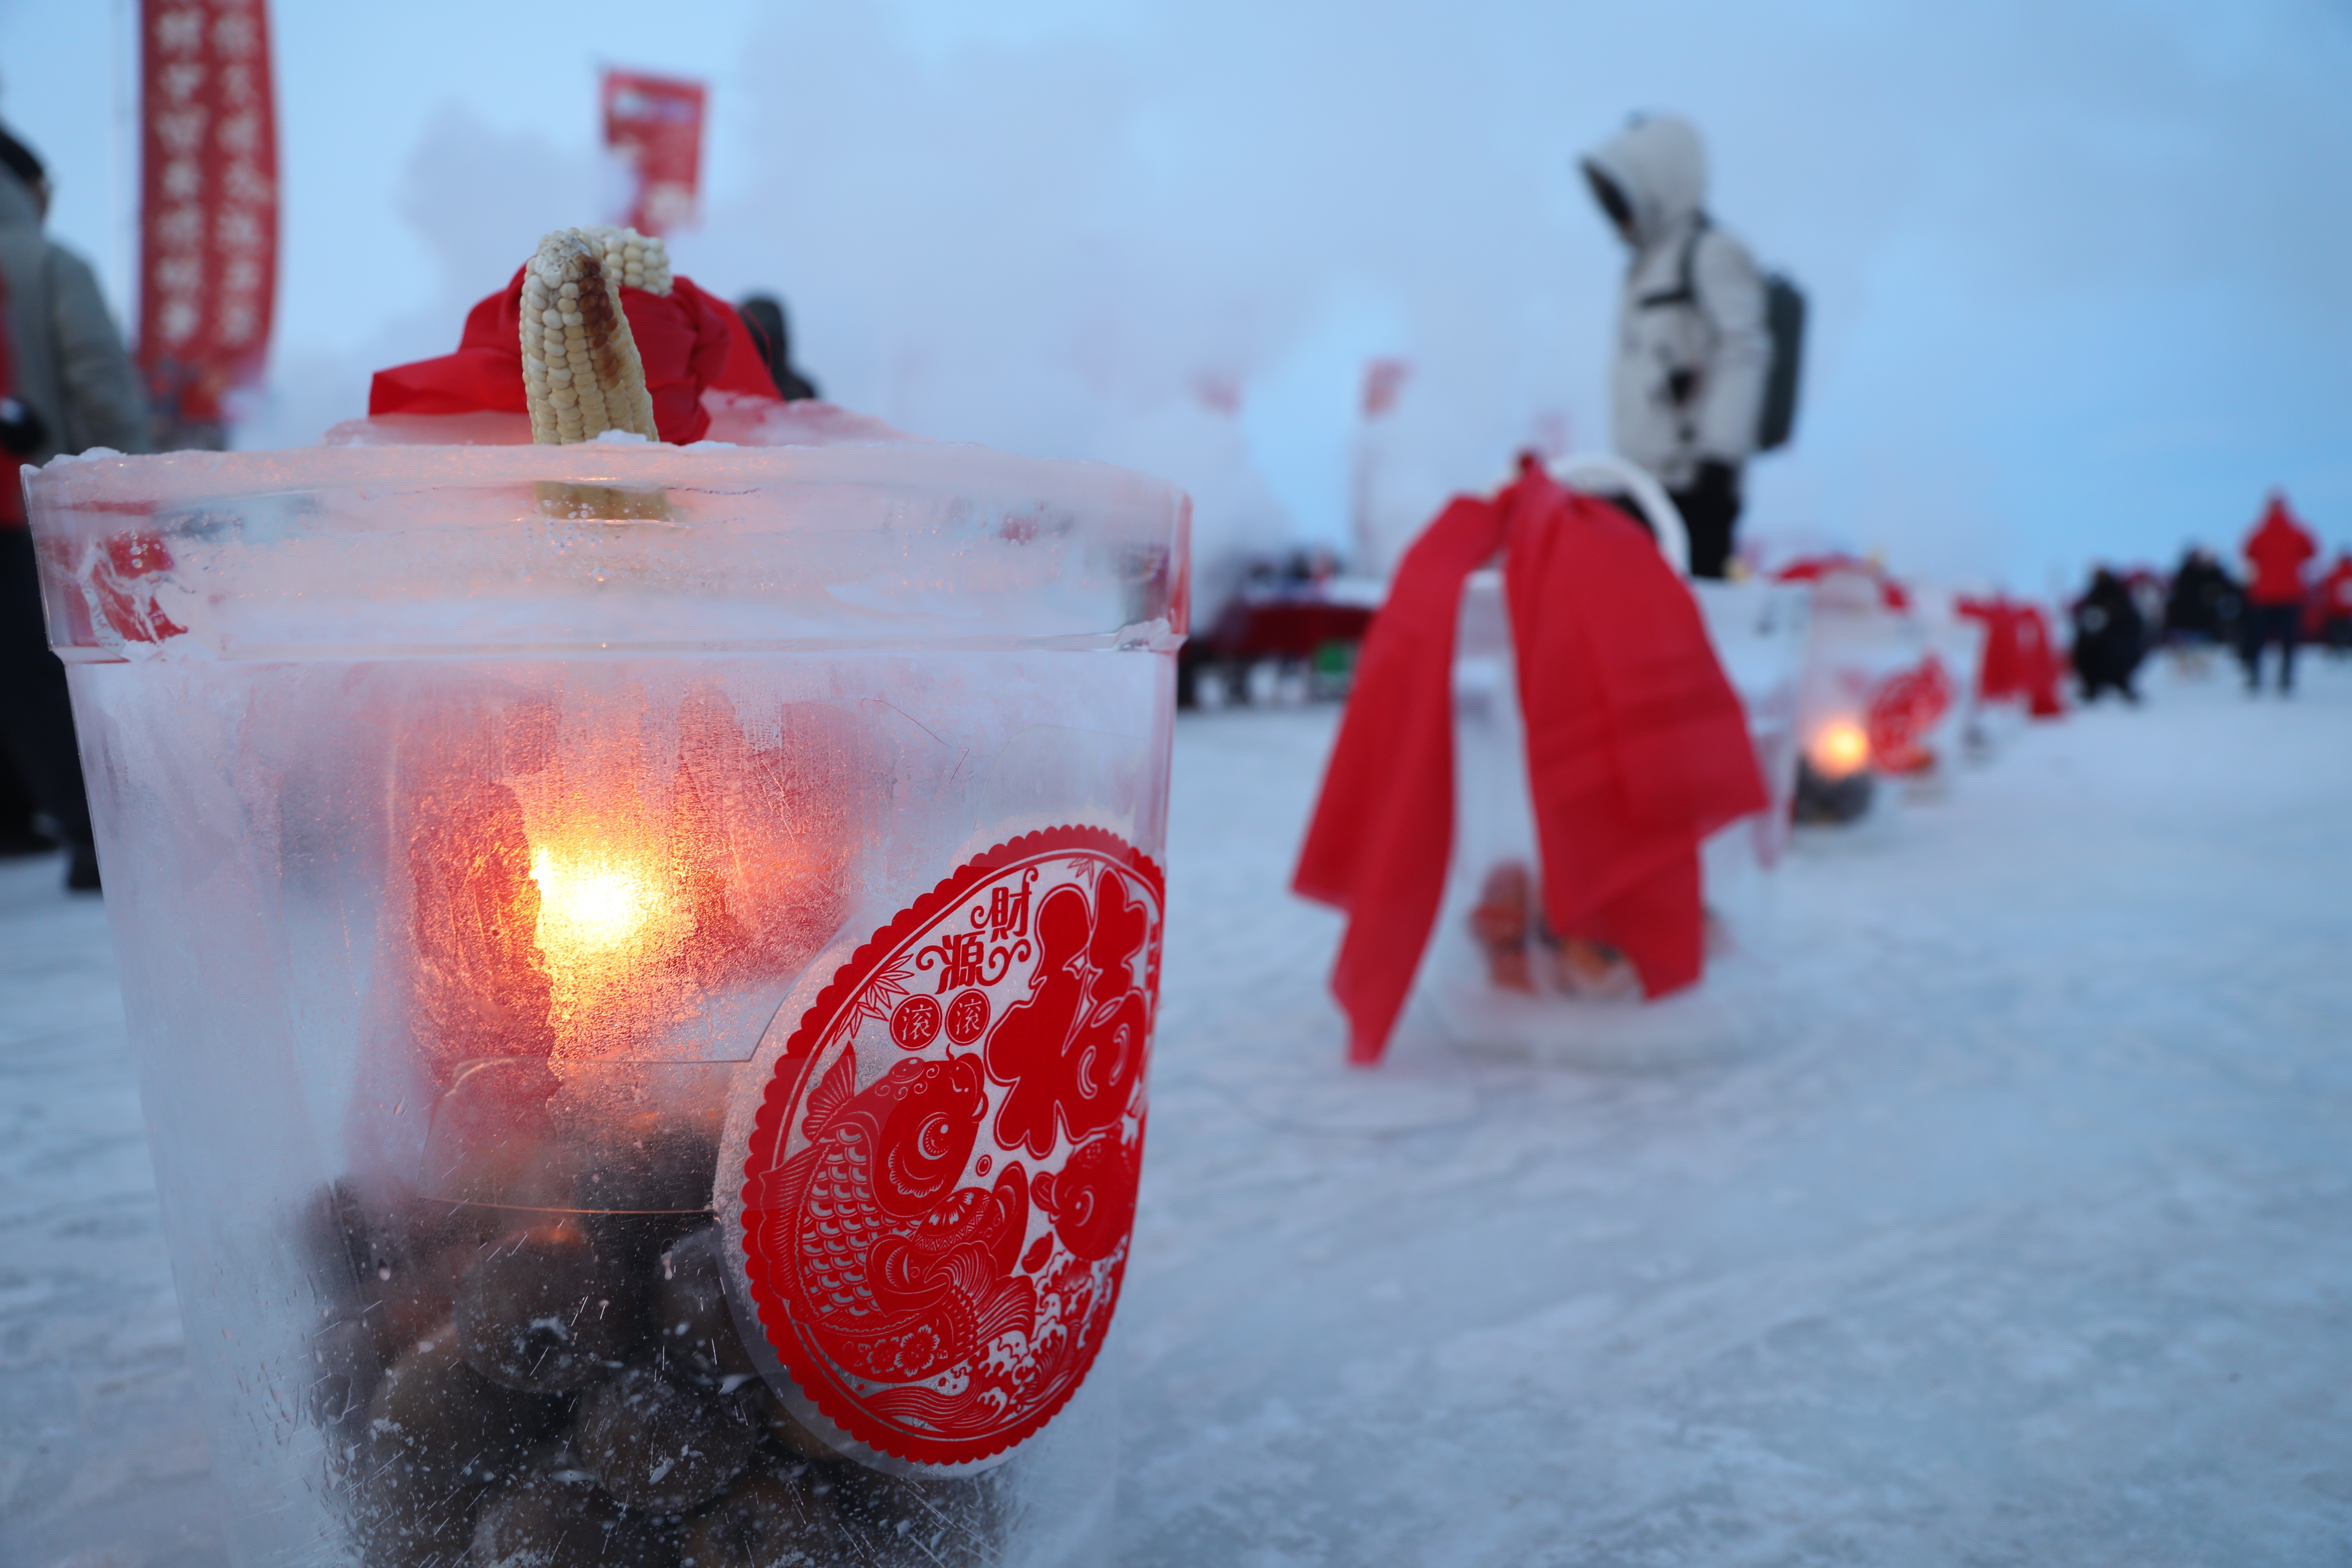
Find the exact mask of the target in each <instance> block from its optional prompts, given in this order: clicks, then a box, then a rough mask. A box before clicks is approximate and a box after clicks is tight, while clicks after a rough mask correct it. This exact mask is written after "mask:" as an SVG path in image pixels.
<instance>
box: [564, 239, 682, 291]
mask: <svg viewBox="0 0 2352 1568" xmlns="http://www.w3.org/2000/svg"><path fill="white" fill-rule="evenodd" d="M580 232H581V233H583V234H584V235H586V236H587V237H588V239H589V242H590V243H591V244H593V245H601V246H603V247H604V270H605V271H607V272H609V273H611V274H612V275H613V276H614V277H615V278H617V279H620V280H621V282H622V283H623V284H624V285H625V286H626V287H628V288H631V289H644V290H645V291H646V293H648V294H667V293H668V292H669V281H670V279H669V247H667V246H665V245H664V244H662V242H661V240H660V239H659V238H658V237H656V236H653V235H649V234H639V233H638V232H637V231H636V230H635V229H633V228H614V227H613V226H611V225H610V224H599V225H597V226H594V227H593V228H584V229H582V230H581V231H580Z"/></svg>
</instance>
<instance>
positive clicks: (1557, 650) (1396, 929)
mask: <svg viewBox="0 0 2352 1568" xmlns="http://www.w3.org/2000/svg"><path fill="white" fill-rule="evenodd" d="M1497 550H1503V551H1506V552H1507V555H1506V558H1505V592H1506V595H1507V598H1508V601H1509V604H1510V610H1511V627H1512V637H1513V640H1514V643H1515V645H1516V649H1517V662H1518V680H1519V703H1520V708H1521V710H1522V711H1523V713H1524V714H1525V717H1526V728H1527V737H1528V783H1529V785H1530V794H1531V795H1532V797H1533V799H1534V803H1535V816H1536V837H1537V843H1538V848H1539V850H1540V852H1541V855H1542V858H1543V868H1544V889H1543V895H1544V910H1545V915H1546V918H1547V919H1548V920H1549V922H1550V924H1551V928H1552V929H1553V930H1554V931H1558V932H1559V933H1560V934H1561V935H1563V936H1569V937H1578V938H1581V939H1584V940H1586V941H1591V942H1606V943H1608V944H1610V945H1611V946H1612V947H1615V948H1618V949H1620V950H1621V951H1622V952H1624V953H1625V955H1626V957H1627V958H1628V959H1630V960H1631V961H1632V962H1633V967H1634V969H1635V970H1636V972H1637V973H1639V974H1640V975H1641V978H1642V988H1643V993H1644V994H1647V995H1650V996H1659V995H1664V994H1666V993H1668V992H1671V991H1675V990H1678V989H1680V988H1682V987H1683V986H1685V985H1688V984H1692V983H1693V982H1695V981H1696V980H1697V979H1698V977H1699V973H1700V970H1701V968H1702V966H1703V964H1704V962H1705V915H1704V911H1703V910H1702V907H1701V905H1700V900H1699V864H1698V847H1699V844H1700V841H1701V840H1703V839H1704V838H1706V836H1707V835H1709V834H1710V833H1713V832H1714V831H1715V830H1716V829H1717V828H1718V827H1721V826H1724V825H1725V824H1727V823H1729V822H1733V821H1736V820H1738V818H1740V817H1742V816H1748V814H1749V813H1751V812H1757V811H1761V810H1763V809H1765V807H1766V805H1768V804H1769V795H1768V794H1767V793H1766V790H1765V788H1764V780H1763V776H1762V774H1761V773H1759V771H1758V769H1757V765H1756V753H1755V749H1754V747H1753V746H1752V745H1751V744H1750V742H1749V741H1748V725H1747V720H1746V718H1745V716H1744V714H1743V713H1742V711H1741V710H1740V706H1739V699H1738V696H1737V695H1736V694H1735V693H1734V692H1733V691H1732V689H1731V686H1730V683H1729V682H1728V681H1727V680H1726V679H1725V678H1724V674H1723V669H1722V667H1721V666H1720V665H1719V664H1718V663H1717V661H1716V658H1715V650H1714V648H1713V647H1712V646H1711V645H1710V644H1709V643H1708V641H1707V637H1706V626H1705V624H1704V622H1703V621H1702V620H1701V619H1700V616H1699V611H1698V605H1697V603H1696V601H1695V600H1694V599H1693V598H1692V597H1691V594H1690V590H1689V589H1688V588H1687V587H1685V585H1684V584H1683V583H1682V581H1681V579H1680V578H1678V577H1676V576H1675V572H1674V569H1673V568H1672V567H1670V566H1668V565H1667V564H1666V563H1665V561H1664V559H1663V558H1662V557H1661V556H1660V555H1659V553H1658V551H1657V547H1656V545H1655V544H1654V543H1653V542H1652V541H1651V539H1650V537H1649V536H1648V535H1647V534H1645V533H1644V532H1643V531H1642V530H1641V529H1640V528H1639V527H1637V526H1635V525H1634V524H1633V522H1632V521H1630V520H1629V519H1627V518H1626V517H1625V515H1624V514H1623V513H1622V512H1620V511H1618V510H1616V509H1615V508H1614V507H1612V506H1610V505H1607V504H1606V503H1604V502H1601V501H1598V500H1593V499H1591V498H1590V497H1587V496H1580V495H1574V494H1571V493H1570V492H1569V491H1567V490H1564V489H1561V488H1560V487H1559V486H1558V485H1557V484H1555V483H1553V482H1552V480H1551V479H1550V477H1549V475H1547V474H1546V473H1545V472H1544V471H1543V469H1542V468H1540V467H1538V466H1537V465H1535V464H1534V463H1532V462H1527V463H1523V464H1522V466H1521V471H1520V475H1519V478H1518V479H1517V482H1515V483H1513V484H1512V485H1510V486H1509V487H1508V488H1507V489H1504V490H1502V491H1501V492H1500V493H1499V494H1497V495H1496V496H1495V497H1494V499H1492V500H1480V499H1478V498H1475V497H1469V496H1464V497H1459V498H1456V499H1455V500H1454V502H1453V503H1452V504H1450V505H1449V506H1447V507H1446V509H1445V510H1444V511H1443V512H1441V513H1440V514H1439V515H1438V517H1437V520H1436V521H1433V522H1432V523H1431V524H1430V525H1429V527H1428V529H1427V530H1426V531H1423V534H1422V536H1421V538H1420V539H1419V540H1417V541H1416V542H1414V544H1413V546H1412V549H1411V550H1410V551H1408V552H1406V554H1405V557H1404V559H1403V561H1402V562H1401V563H1399V565H1398V568H1397V574H1396V580H1395V582H1394V583H1393V584H1391V589H1390V593H1389V599H1388V603H1387V604H1386V605H1382V606H1381V612H1380V614H1379V616H1377V617H1375V618H1374V620H1373V622H1372V626H1371V630H1370V634H1369V635H1368V636H1367V637H1366V638H1365V642H1364V648H1363V653H1362V657H1361V658H1360V660H1359V662H1358V665H1357V673H1356V682H1355V689H1354V690H1353V692H1352V693H1351V694H1350V696H1349V702H1348V712H1347V717H1346V719H1345V721H1343V722H1342V723H1341V725H1340V729H1339V743H1338V744H1337V746H1336V747H1335V748H1334V749H1333V751H1332V753H1331V763H1330V766H1329V768H1328V771H1327V772H1326V773H1325V775H1324V780H1323V793H1322V797H1321V799H1320V800H1319V801H1318V804H1317V805H1316V809H1315V818H1314V821H1313V822H1312V823H1311V824H1310V825H1309V826H1308V827H1307V842H1306V844H1305V846H1304V847H1303V848H1302V849H1301V850H1300V852H1299V858H1298V869H1297V874H1296V876H1295V877H1294V879H1293V882H1292V885H1293V887H1294V888H1296V889H1297V891H1298V892H1299V893H1301V894H1303V895H1304V896H1306V897H1307V898H1310V899H1314V900H1318V901H1320V902H1323V903H1328V904H1332V905H1335V906H1337V907H1338V908H1339V909H1341V910H1345V911H1346V912H1347V914H1348V931H1347V935H1346V937H1345V938H1344V939H1343V940H1342V942H1340V945H1339V963H1337V965H1336V966H1335V967H1334V969H1333V971H1332V975H1331V989H1332V991H1333V993H1334V994H1336V995H1337V996H1338V997H1339V1004H1340V1005H1341V1007H1342V1008H1344V1009H1345V1010H1346V1012H1347V1014H1348V1016H1349V1024H1350V1039H1349V1051H1348V1054H1349V1060H1351V1061H1353V1062H1356V1063H1358V1064H1360V1065H1368V1064H1370V1063H1372V1062H1376V1061H1378V1060H1380V1058H1381V1054H1382V1053H1383V1052H1384V1051H1385V1050H1386V1049H1387V1047H1388V1037H1389V1033H1390V1031H1391V1028H1393V1027H1394V1026H1395V1023H1396V1018H1397V1015H1398V1013H1399V1012H1401V1011H1402V1008H1403V1006H1404V1001H1405V996H1406V994H1407V993H1408V991H1409V990H1410V989H1411V987H1412V977H1413V971H1414V970H1415V968H1417V967H1418V965H1419V964H1420V962H1421V954H1422V950H1423V948H1424V947H1425V946H1426V945H1427V944H1428V941H1429V933H1430V929H1431V927H1432V926H1433V924H1434V923H1435V921H1436V918H1437V910H1438V904H1439V901H1440V899H1441V896H1442V895H1443V893H1444V887H1445V867H1446V861H1447V859H1448V858H1449V856H1450V855H1451V853H1452V848H1453V842H1454V701H1453V685H1454V623H1455V619H1456V617H1457V615H1458V613H1459V608H1460V605H1461V602H1462V584H1463V581H1464V579H1465V578H1466V577H1467V576H1468V575H1469V574H1470V573H1471V572H1473V571H1475V569H1476V568H1477V567H1479V566H1480V565H1482V564H1484V563H1486V561H1488V560H1490V559H1491V558H1492V557H1493V556H1494V554H1495V552H1496V551H1497Z"/></svg>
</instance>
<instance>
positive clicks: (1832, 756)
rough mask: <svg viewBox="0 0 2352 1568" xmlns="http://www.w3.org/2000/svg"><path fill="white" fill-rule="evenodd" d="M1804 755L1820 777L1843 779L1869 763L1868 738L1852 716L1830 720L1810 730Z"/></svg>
mask: <svg viewBox="0 0 2352 1568" xmlns="http://www.w3.org/2000/svg"><path fill="white" fill-rule="evenodd" d="M1805 755H1806V757H1807V759H1808V760H1810V761H1811V763H1812V764H1813V771H1814V772H1815V773H1820V774H1821V775H1822V777H1824V778H1828V779H1842V778H1845V777H1848V776H1849V775H1851V774H1853V773H1860V772H1861V771H1862V770H1863V769H1864V768H1865V767H1867V766H1869V765H1870V737H1869V736H1868V735H1866V734H1864V732H1863V728H1862V726H1861V725H1859V724H1857V723H1855V722H1854V721H1853V720H1851V719H1832V720H1831V721H1829V722H1828V723H1826V724H1823V725H1822V727H1821V728H1820V729H1818V730H1816V731H1813V738H1812V741H1811V743H1810V744H1808V745H1807V746H1806V747H1805Z"/></svg>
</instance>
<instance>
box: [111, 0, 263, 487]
mask: <svg viewBox="0 0 2352 1568" xmlns="http://www.w3.org/2000/svg"><path fill="white" fill-rule="evenodd" d="M139 37H140V122H141V130H140V188H139V203H140V205H139V211H140V224H139V234H140V243H139V363H140V365H141V367H142V369H143V370H144V371H145V372H146V374H147V383H148V387H149V391H150V394H151V395H152V397H153V398H154V400H155V403H156V405H157V407H158V408H159V409H160V410H161V411H162V412H163V416H165V418H166V419H167V420H170V421H172V422H173V423H178V424H216V423H217V422H218V421H219V420H220V417H221V405H220V399H221V396H222V395H223V394H224V393H226V392H227V391H228V390H229V389H230V388H232V387H234V386H237V385H240V384H245V383H247V382H249V381H251V380H253V379H254V378H255V377H256V376H257V375H258V374H260V372H261V365H262V360H263V358H264V356H265V355H266V353H268V347H269V318H270V308H271V302H272V300H274V298H275V297H276V294H277V289H278V127H277V119H276V115H275V112H274V111H273V110H272V108H271V101H270V82H269V16H268V9H267V8H266V6H265V5H264V0H140V6H139ZM167 444H174V443H167Z"/></svg>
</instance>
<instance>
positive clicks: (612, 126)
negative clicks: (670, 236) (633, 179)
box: [604, 70, 706, 234]
mask: <svg viewBox="0 0 2352 1568" xmlns="http://www.w3.org/2000/svg"><path fill="white" fill-rule="evenodd" d="M705 96H706V89H704V87H703V85H702V84H701V83H700V82H698V81H681V80H679V79H676V78H674V77H658V76H646V75H643V74H641V73H639V72H636V71H624V70H608V71H606V72H605V73H604V145H605V146H607V147H610V148H611V149H613V151H614V152H615V153H619V154H620V155H621V156H622V157H623V158H625V159H626V160H628V163H629V166H630V167H631V168H632V169H634V170H635V171H636V176H637V193H636V199H635V203H634V204H633V205H631V207H630V209H629V216H628V217H627V219H626V220H625V221H626V222H627V224H628V226H630V227H631V228H634V229H635V230H636V231H637V232H638V233H639V234H667V233H669V232H670V231H671V230H673V229H676V228H679V227H681V226H685V225H687V224H689V223H692V222H693V221H694V216H695V202H696V199H697V197H698V194H699V192H700V189H701V184H702V110H703V101H704V98H705Z"/></svg>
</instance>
